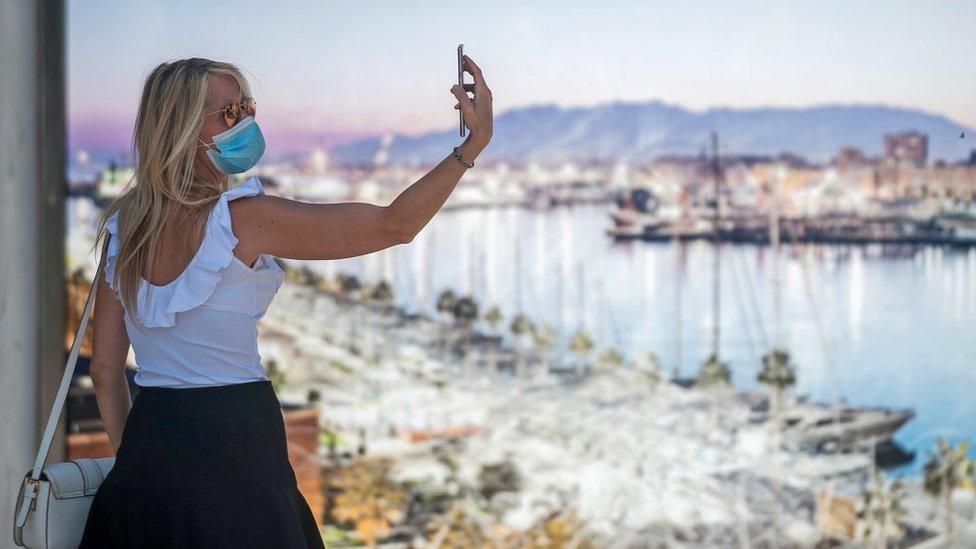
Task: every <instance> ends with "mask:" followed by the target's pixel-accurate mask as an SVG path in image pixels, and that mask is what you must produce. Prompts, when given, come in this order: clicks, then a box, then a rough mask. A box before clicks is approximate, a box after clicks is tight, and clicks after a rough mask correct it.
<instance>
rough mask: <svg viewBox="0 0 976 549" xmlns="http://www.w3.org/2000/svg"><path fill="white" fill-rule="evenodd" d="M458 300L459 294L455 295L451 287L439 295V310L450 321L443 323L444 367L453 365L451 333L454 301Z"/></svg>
mask: <svg viewBox="0 0 976 549" xmlns="http://www.w3.org/2000/svg"><path fill="white" fill-rule="evenodd" d="M456 301H457V296H456V295H454V291H453V290H451V289H450V288H448V289H446V290H444V291H443V292H441V293H440V295H439V296H437V312H438V313H440V314H441V315H443V316H445V317H447V318H448V319H449V322H445V323H443V324H442V325H441V348H442V349H443V350H444V367H445V368H448V367H450V365H451V356H450V335H451V329H452V327H453V326H451V322H453V321H454V303H455V302H456Z"/></svg>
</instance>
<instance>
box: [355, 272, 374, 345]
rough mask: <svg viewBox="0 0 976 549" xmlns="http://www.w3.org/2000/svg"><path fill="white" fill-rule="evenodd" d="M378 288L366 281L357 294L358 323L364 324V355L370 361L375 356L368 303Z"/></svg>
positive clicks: (356, 320) (356, 318)
mask: <svg viewBox="0 0 976 549" xmlns="http://www.w3.org/2000/svg"><path fill="white" fill-rule="evenodd" d="M375 290H376V286H375V285H374V284H372V283H370V282H364V283H363V285H362V287H361V288H360V289H359V295H357V296H356V306H355V307H356V316H355V322H356V325H357V326H358V325H360V324H363V325H365V326H364V328H365V329H364V330H363V345H362V353H361V354H362V355H363V357H364V358H366V359H367V360H368V361H370V362H372V361H373V360H374V359H375V357H374V355H373V331H372V330H370V329H369V310H368V309H367V307H366V306H367V305H368V304H369V303H370V302H371V301H372V300H373V292H374V291H375Z"/></svg>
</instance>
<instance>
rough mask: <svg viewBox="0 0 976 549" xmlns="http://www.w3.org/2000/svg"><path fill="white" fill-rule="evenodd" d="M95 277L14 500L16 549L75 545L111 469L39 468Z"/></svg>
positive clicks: (98, 462)
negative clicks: (44, 424)
mask: <svg viewBox="0 0 976 549" xmlns="http://www.w3.org/2000/svg"><path fill="white" fill-rule="evenodd" d="M100 274H101V264H99V266H98V269H97V270H96V271H95V279H94V280H93V281H92V287H91V291H90V292H89V293H88V301H87V302H86V303H85V312H83V313H82V314H81V325H80V326H78V331H77V332H75V340H74V343H73V344H72V345H71V353H69V354H68V364H67V365H66V366H65V368H64V375H62V376H61V386H60V387H58V394H57V396H56V397H55V398H54V406H53V407H52V408H51V415H50V416H48V418H47V427H46V428H45V429H44V436H43V437H42V438H41V447H40V448H39V449H38V450H37V458H36V459H35V460H34V468H33V469H31V470H30V471H27V473H26V474H25V475H24V480H23V482H22V483H21V489H20V490H19V494H18V496H17V505H16V507H15V509H16V511H15V513H16V514H15V515H14V543H16V544H17V545H20V546H22V547H30V548H31V549H34V548H42V547H43V548H52V549H53V548H61V547H65V548H69V547H70V548H72V549H75V548H77V547H78V544H79V543H81V536H82V534H83V533H84V531H85V523H86V522H87V520H88V510H89V508H90V507H91V502H92V498H93V497H94V496H95V492H96V491H98V487H99V486H100V485H101V483H102V479H104V478H105V475H107V474H108V472H109V471H110V470H111V469H112V466H113V465H114V464H115V458H114V457H110V458H100V459H91V458H82V459H75V460H72V461H68V462H64V463H54V464H51V465H47V466H45V465H44V461H45V460H46V459H47V454H48V451H49V450H50V448H51V440H52V439H53V438H54V431H55V429H56V428H57V423H58V420H59V419H60V417H61V410H62V409H63V408H64V400H65V397H66V396H67V394H68V387H69V386H70V385H71V376H72V374H73V373H74V371H75V363H76V362H77V361H78V351H79V350H80V349H81V342H82V341H83V340H84V339H85V328H87V327H88V315H89V313H90V312H91V309H92V306H93V305H94V303H95V290H96V289H97V288H98V280H99V276H100Z"/></svg>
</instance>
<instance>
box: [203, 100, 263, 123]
mask: <svg viewBox="0 0 976 549" xmlns="http://www.w3.org/2000/svg"><path fill="white" fill-rule="evenodd" d="M216 113H220V114H221V116H222V117H223V119H224V122H225V123H226V124H227V127H228V128H230V127H232V126H233V125H234V124H236V123H237V119H238V117H240V116H241V114H242V113H244V114H249V115H251V116H252V117H253V116H255V115H256V114H257V101H255V100H254V98H253V97H245V98H244V99H242V100H241V101H238V100H236V99H235V100H234V101H231V102H230V103H228V104H227V105H225V106H224V108H222V109H220V110H216V111H213V112H208V113H207V116H210V115H211V114H216Z"/></svg>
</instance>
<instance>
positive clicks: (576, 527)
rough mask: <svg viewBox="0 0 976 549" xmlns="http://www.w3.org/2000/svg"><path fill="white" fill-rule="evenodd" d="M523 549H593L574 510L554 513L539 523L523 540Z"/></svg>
mask: <svg viewBox="0 0 976 549" xmlns="http://www.w3.org/2000/svg"><path fill="white" fill-rule="evenodd" d="M520 547H521V549H543V548H545V549H564V548H565V549H569V548H571V547H572V548H575V549H591V548H594V547H596V545H594V544H593V543H592V542H591V541H590V540H589V539H587V537H586V531H585V530H584V528H583V523H582V521H580V520H579V518H578V517H577V516H576V512H575V510H573V509H569V510H565V511H554V512H553V513H551V514H550V515H549V516H547V517H546V518H545V519H543V520H541V521H539V522H538V523H537V524H536V525H535V526H533V527H532V529H530V530H529V531H528V532H526V533H525V534H524V536H523V538H522V543H521V545H520Z"/></svg>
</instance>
